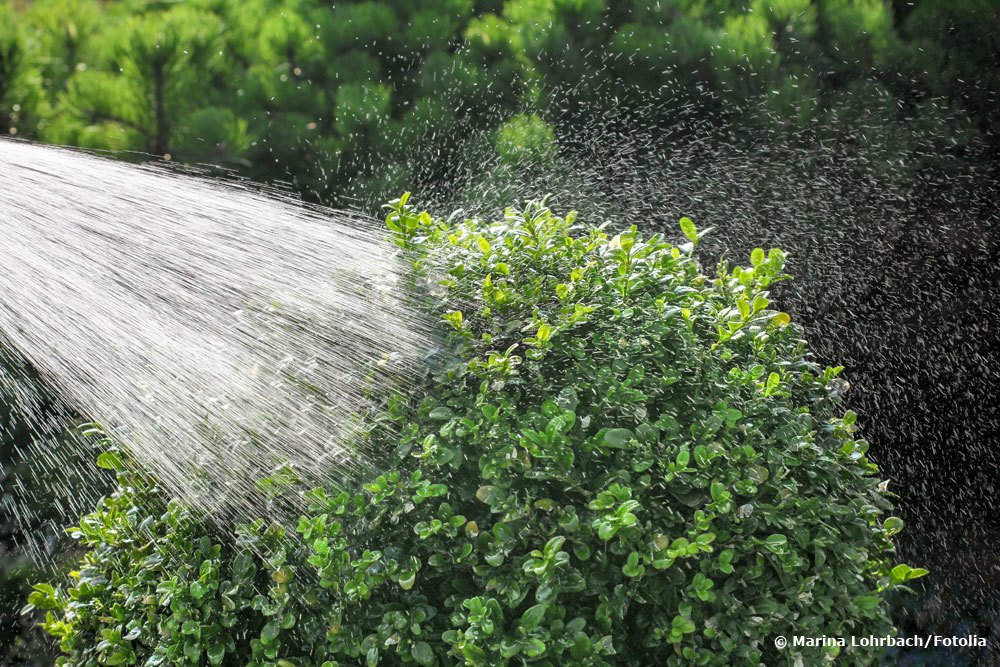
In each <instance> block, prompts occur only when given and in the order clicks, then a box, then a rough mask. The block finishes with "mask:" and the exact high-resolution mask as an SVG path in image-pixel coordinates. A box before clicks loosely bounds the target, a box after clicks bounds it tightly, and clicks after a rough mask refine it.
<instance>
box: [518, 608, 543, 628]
mask: <svg viewBox="0 0 1000 667" xmlns="http://www.w3.org/2000/svg"><path fill="white" fill-rule="evenodd" d="M545 609H546V606H545V605H543V604H536V605H534V606H533V607H529V608H528V610H527V611H526V612H524V614H522V615H521V623H520V625H521V628H522V629H523V630H524V631H525V632H531V631H532V630H534V629H535V628H537V627H538V625H539V624H540V623H541V622H542V619H543V618H545Z"/></svg>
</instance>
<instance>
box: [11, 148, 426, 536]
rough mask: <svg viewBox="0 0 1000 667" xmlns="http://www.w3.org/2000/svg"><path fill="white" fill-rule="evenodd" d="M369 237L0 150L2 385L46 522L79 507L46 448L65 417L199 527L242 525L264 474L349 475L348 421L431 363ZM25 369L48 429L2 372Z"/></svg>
mask: <svg viewBox="0 0 1000 667" xmlns="http://www.w3.org/2000/svg"><path fill="white" fill-rule="evenodd" d="M379 228H380V225H379V223H378V222H377V221H374V220H372V219H370V218H366V217H363V216H360V215H358V214H352V213H347V212H343V211H333V210H323V209H319V208H308V207H304V206H302V205H298V204H296V203H294V202H293V201H291V200H290V199H287V198H282V197H281V196H280V195H277V194H275V193H264V194H261V193H259V189H257V191H255V192H251V191H249V190H247V189H244V188H243V187H242V186H241V185H239V184H222V183H219V182H210V181H208V180H206V179H200V178H198V177H197V176H194V175H182V174H178V173H174V172H168V171H165V170H163V169H158V168H155V167H137V166H134V165H128V164H123V163H121V162H116V161H112V160H108V159H103V158H99V157H94V156H91V155H87V154H83V153H79V152H71V151H68V150H63V149H57V148H51V147H41V146H34V145H29V144H24V143H17V142H11V141H3V142H0V236H2V237H3V239H4V259H3V270H2V271H0V357H7V358H6V359H3V361H4V363H3V364H0V369H2V368H4V367H5V366H6V368H7V370H6V371H5V372H3V373H0V384H3V385H5V386H4V387H2V388H3V389H4V390H5V391H6V392H8V393H10V394H12V395H14V396H16V397H17V398H16V402H17V403H18V404H19V405H18V408H19V411H20V412H22V413H23V414H25V415H29V416H31V415H37V419H36V423H35V424H33V430H34V431H35V433H36V437H35V438H33V439H32V443H33V444H32V445H30V446H31V447H32V448H34V449H35V450H36V451H33V452H27V453H24V454H25V458H28V459H30V461H31V465H32V466H34V467H35V468H36V469H37V472H38V473H39V474H40V475H43V476H44V477H45V478H46V479H47V480H48V483H47V484H46V486H47V487H48V490H49V491H50V492H54V494H55V495H56V496H57V497H58V498H59V504H60V505H61V507H62V511H63V513H64V514H66V515H67V516H68V517H73V516H74V514H77V515H78V513H79V512H80V511H82V510H84V509H85V508H86V507H87V506H88V505H90V504H91V503H92V502H93V500H94V499H93V498H90V497H87V495H88V494H87V493H86V492H85V491H83V490H81V488H80V484H79V480H80V479H86V477H87V473H86V472H84V471H79V470H75V469H74V462H76V463H75V465H76V466H79V465H81V464H80V463H79V458H80V457H79V452H78V451H76V450H75V448H74V447H73V446H72V445H71V444H67V443H66V442H65V441H64V440H61V439H60V438H59V436H60V434H61V433H63V432H64V429H65V427H66V417H67V416H68V415H70V414H75V415H79V416H80V417H83V418H86V419H87V420H94V421H96V422H98V423H99V424H100V425H101V427H102V428H103V430H104V432H105V433H107V434H108V436H109V437H110V439H111V440H112V441H113V442H115V443H121V444H122V445H124V447H125V448H126V449H127V451H128V453H129V454H130V455H131V457H132V458H133V459H134V460H135V461H136V462H137V463H139V464H140V465H141V466H142V467H143V468H145V469H146V470H148V471H150V472H152V473H153V474H155V475H156V477H157V479H158V480H159V481H160V482H161V483H162V484H163V485H164V486H165V487H166V488H167V490H168V491H170V492H171V493H173V494H176V495H178V496H180V497H181V498H183V499H184V500H186V501H187V502H190V503H192V504H193V505H194V506H196V507H199V508H201V509H203V510H205V511H214V510H220V509H223V510H225V511H226V513H229V514H235V515H237V516H240V515H242V516H247V515H249V514H254V513H255V510H259V503H261V502H262V498H263V497H264V494H262V493H261V489H260V487H259V480H260V479H261V478H262V477H263V476H266V475H268V474H270V473H273V472H274V471H276V470H277V471H282V474H287V475H291V474H294V475H295V476H297V477H298V478H299V479H301V480H303V481H305V482H313V483H319V482H330V481H336V479H338V478H341V477H342V476H343V475H345V474H347V473H348V472H349V471H350V470H351V469H352V468H355V467H357V466H361V465H363V464H364V460H365V452H364V436H363V433H361V431H360V429H361V426H362V423H363V421H364V420H363V417H364V416H365V415H366V413H367V412H368V411H369V410H371V409H372V407H373V405H374V404H375V403H376V402H377V401H379V400H380V399H381V398H384V395H385V393H386V391H388V390H389V389H390V388H392V387H394V386H400V384H401V383H402V382H404V381H405V380H406V378H407V377H408V375H409V374H410V373H412V372H413V371H414V369H415V368H416V362H417V361H418V360H419V359H420V357H421V355H422V354H423V353H425V352H426V350H427V349H428V345H427V342H426V341H427V332H428V330H429V328H428V327H427V325H426V323H425V322H424V321H422V320H421V319H420V317H419V316H418V315H416V314H415V313H414V311H412V310H411V309H410V307H409V306H408V305H407V298H406V294H407V290H406V288H405V283H404V281H403V279H402V274H403V270H404V269H405V263H404V261H403V259H402V258H400V257H398V256H396V255H395V254H394V253H393V246H392V245H391V244H389V243H388V242H387V241H386V240H385V239H384V238H383V237H382V234H381V232H380V231H379ZM28 365H30V366H31V367H33V369H34V372H37V375H38V377H39V379H40V380H41V382H43V383H44V384H45V385H47V386H48V387H49V388H50V389H51V390H52V391H54V392H55V393H57V394H58V395H59V397H60V401H61V402H62V405H61V406H60V408H59V409H58V410H56V411H55V412H53V411H48V412H47V413H45V414H47V415H48V416H44V417H43V411H41V410H38V409H37V406H38V405H39V402H40V399H39V394H38V389H37V387H36V386H34V385H32V384H31V383H29V382H26V381H25V380H26V376H27V371H24V372H19V371H17V370H16V369H17V368H22V369H26V368H27V367H28ZM19 376H22V377H19ZM93 455H96V453H94V454H93ZM93 455H92V456H89V457H84V461H87V459H92V457H93ZM126 458H127V457H126ZM83 465H86V466H88V467H89V466H92V465H93V464H92V463H87V462H85V463H83ZM89 475H90V476H92V475H93V471H92V468H91V472H90V473H89ZM74 479H75V481H74ZM22 500H23V499H22ZM7 502H8V504H9V502H10V501H9V500H8V501H7ZM17 504H20V503H17ZM29 505H30V503H25V505H24V506H29ZM8 509H10V510H11V511H13V512H14V513H15V514H16V513H17V512H18V509H19V508H17V507H9V508H8ZM52 520H53V521H54V522H55V523H59V521H58V519H57V518H56V517H53V519H52Z"/></svg>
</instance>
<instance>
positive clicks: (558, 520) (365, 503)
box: [29, 196, 924, 667]
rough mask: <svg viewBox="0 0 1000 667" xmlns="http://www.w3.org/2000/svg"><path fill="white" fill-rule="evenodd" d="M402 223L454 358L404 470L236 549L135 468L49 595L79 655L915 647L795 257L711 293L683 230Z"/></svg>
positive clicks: (438, 660) (197, 658)
mask: <svg viewBox="0 0 1000 667" xmlns="http://www.w3.org/2000/svg"><path fill="white" fill-rule="evenodd" d="M387 224H388V227H389V229H390V230H391V232H392V234H393V238H394V239H395V241H396V243H397V244H398V245H399V246H400V247H401V249H402V250H401V252H405V253H408V254H409V256H410V260H409V261H412V262H413V272H414V273H413V275H414V279H415V280H414V282H415V284H416V285H417V286H418V287H419V288H420V289H423V290H424V296H423V301H422V302H421V303H422V304H423V305H422V306H421V307H425V308H429V309H432V310H433V311H434V312H435V313H436V314H437V315H438V316H439V317H440V323H441V330H442V340H443V341H444V350H445V352H442V353H441V354H438V355H436V357H435V358H436V359H437V361H436V362H435V363H434V364H428V368H427V370H426V373H425V376H424V377H423V379H422V380H421V382H420V383H419V384H418V385H417V386H415V387H410V388H408V389H407V390H406V391H403V392H399V393H397V394H394V395H393V397H392V398H391V399H390V400H389V401H388V402H387V405H386V409H385V415H383V418H382V419H376V420H375V421H374V423H373V425H372V428H371V429H370V430H369V431H368V433H367V435H366V438H367V440H368V442H366V443H365V445H366V447H367V449H368V450H369V451H373V452H376V455H375V456H376V458H377V465H372V466H371V469H372V470H377V471H378V472H372V473H371V474H370V476H369V477H368V478H367V479H365V480H363V483H361V481H360V480H359V483H358V484H357V486H356V487H351V488H345V489H335V488H332V487H331V488H317V489H312V490H308V491H304V493H305V496H306V497H307V499H308V502H309V504H310V506H311V510H310V511H308V512H307V513H305V514H304V515H303V516H301V518H300V519H299V520H298V522H297V525H293V526H291V527H288V528H285V527H282V526H281V525H280V524H279V523H278V522H275V521H271V520H270V519H269V518H268V517H263V518H261V519H260V520H257V521H253V522H249V523H247V524H245V525H241V526H240V527H239V528H238V529H237V530H236V537H232V533H227V531H226V530H225V529H224V528H223V527H220V526H216V525H212V522H211V520H210V519H206V518H205V517H204V516H202V515H199V514H196V513H194V512H192V511H191V510H189V509H188V508H186V507H185V506H184V504H183V503H182V502H180V501H178V500H170V499H167V498H165V497H164V496H163V494H162V493H161V491H160V490H159V489H158V488H157V487H156V484H155V480H154V479H152V478H151V477H149V476H147V475H144V474H138V473H135V472H129V471H127V470H124V469H123V470H120V471H119V472H118V475H119V486H118V488H117V490H116V491H115V492H114V493H112V494H110V495H109V496H107V497H106V498H105V499H104V500H103V501H102V502H101V503H100V505H99V506H98V507H97V508H96V510H95V511H94V512H93V513H92V514H89V515H87V516H85V517H83V518H82V519H81V521H80V523H79V526H78V527H76V528H74V529H72V533H73V534H74V536H76V537H77V538H78V539H79V540H80V541H81V543H82V545H83V546H84V547H85V548H86V550H87V551H86V555H85V556H84V557H83V560H82V562H81V563H80V565H79V567H78V569H77V571H75V572H73V573H71V578H70V579H69V580H68V582H64V583H59V582H56V583H53V584H41V585H38V586H36V590H35V593H34V594H33V595H32V596H31V604H30V605H29V609H30V608H39V609H43V610H46V620H45V621H44V627H45V628H46V629H47V630H48V632H49V633H51V634H52V635H54V636H55V637H57V638H58V639H59V642H60V646H61V650H62V652H63V657H62V658H60V660H59V662H58V663H57V664H59V665H64V666H69V665H74V666H81V667H82V666H85V665H86V666H91V665H200V664H211V665H220V664H221V665H260V666H265V665H266V666H269V667H290V666H292V665H295V666H299V667H307V666H320V665H322V666H323V667H331V666H333V665H356V664H367V665H376V664H418V665H445V664H463V663H464V664H469V665H501V664H510V663H513V664H523V663H534V664H539V665H616V664H620V665H636V664H648V665H690V664H699V665H742V664H747V665H760V664H767V665H776V664H786V663H787V664H803V661H804V664H818V663H819V661H820V660H821V659H829V658H832V657H834V656H835V655H836V654H837V653H838V651H840V652H842V653H844V654H849V655H845V656H843V657H845V658H846V659H848V661H849V662H850V663H851V664H869V663H871V662H874V661H875V660H877V652H876V651H874V650H872V649H860V648H852V647H850V646H848V647H845V648H844V649H837V648H835V647H834V648H828V649H802V648H793V647H789V648H786V649H785V650H784V651H778V650H777V649H776V648H775V647H774V638H775V637H777V636H779V635H784V636H787V637H791V636H793V635H808V636H822V635H825V636H833V637H848V636H851V635H856V636H862V635H865V636H866V635H868V634H875V635H882V634H886V633H890V632H892V626H891V622H890V620H889V619H888V618H887V616H886V613H885V609H884V603H883V598H884V595H885V593H886V592H887V591H888V590H889V589H892V588H896V587H899V586H902V585H904V582H905V581H906V580H908V579H912V578H914V577H917V576H920V575H921V574H923V573H924V572H923V571H922V570H919V569H911V568H909V567H908V566H906V565H895V566H894V563H893V560H892V554H893V545H892V541H891V536H892V535H893V534H894V533H896V532H898V531H899V530H900V529H901V522H900V521H899V520H898V519H896V518H894V517H886V516H884V513H885V511H886V510H887V509H888V508H889V507H890V505H889V502H888V499H887V493H886V491H885V485H884V483H883V482H882V481H881V480H880V479H879V478H878V476H877V468H876V466H875V465H874V464H873V463H872V462H870V461H869V460H868V459H867V458H866V455H865V451H866V449H867V444H866V443H865V442H864V441H863V440H861V439H858V438H856V437H855V419H856V417H855V415H854V414H853V413H852V412H849V411H848V412H846V413H845V412H844V410H843V408H842V406H841V404H840V400H841V399H840V392H839V390H838V388H837V387H838V385H837V383H838V382H839V381H838V379H837V375H838V373H839V371H840V369H839V368H822V367H820V366H818V365H817V364H815V363H814V362H813V361H812V360H811V359H810V357H809V354H808V351H807V348H806V345H805V343H804V342H803V340H802V339H801V337H800V335H799V334H798V332H797V329H796V326H795V325H794V324H792V323H790V321H789V320H790V318H789V316H788V315H787V314H785V313H782V312H780V311H778V310H776V309H774V308H773V306H772V303H771V296H770V289H771V286H772V285H774V284H775V283H776V282H778V281H780V280H783V279H785V278H787V276H786V275H785V274H784V273H783V262H784V255H783V253H782V252H781V251H780V250H771V251H770V252H767V253H765V252H764V251H763V250H761V249H757V250H754V251H753V253H752V255H751V257H750V263H749V265H747V266H727V265H725V264H723V265H720V267H719V269H718V272H717V274H716V275H715V276H714V277H713V276H708V275H705V274H704V273H703V272H702V270H701V268H700V266H699V264H698V262H697V261H696V259H695V254H694V253H695V248H696V246H697V243H698V240H699V237H700V236H701V233H700V232H698V231H697V230H696V229H695V226H694V224H693V223H692V222H691V221H690V220H688V219H686V218H685V219H683V220H682V221H681V229H682V231H683V234H684V236H685V237H686V238H685V239H684V241H683V243H680V244H676V245H675V244H674V243H673V242H671V241H670V240H668V239H666V238H663V237H661V236H650V237H644V236H642V235H640V233H639V232H637V231H636V229H635V228H631V229H627V230H625V231H622V232H621V233H611V232H609V231H607V229H606V225H602V226H599V227H594V226H589V225H583V224H579V223H578V222H577V221H576V215H575V214H574V213H570V214H568V215H566V216H565V217H558V216H557V215H555V214H554V213H553V212H552V211H550V210H549V209H547V208H546V207H545V206H544V204H542V203H531V204H529V205H527V206H526V207H525V208H524V210H513V209H510V210H508V211H507V212H506V213H505V214H504V216H503V218H502V219H500V220H496V221H488V220H478V219H471V220H460V219H450V220H442V219H436V218H433V217H432V216H430V215H429V214H427V213H418V211H417V210H416V209H413V208H411V207H410V206H409V205H408V204H407V198H406V197H405V196H404V197H403V198H401V199H399V200H397V201H395V202H394V203H393V204H392V206H391V208H390V211H389V214H388V217H387ZM379 453H380V454H379ZM117 461H118V458H117V457H106V458H105V459H104V462H105V464H109V465H117ZM288 493H303V491H300V490H297V489H291V490H289V491H288ZM227 535H228V536H227ZM810 651H811V652H810Z"/></svg>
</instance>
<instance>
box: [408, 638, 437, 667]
mask: <svg viewBox="0 0 1000 667" xmlns="http://www.w3.org/2000/svg"><path fill="white" fill-rule="evenodd" d="M410 654H411V655H412V656H413V659H414V660H416V661H417V664H419V665H433V664H434V651H433V650H432V649H431V645H430V644H428V643H427V642H417V643H416V644H414V645H413V650H412V651H410Z"/></svg>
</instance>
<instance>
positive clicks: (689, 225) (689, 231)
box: [681, 217, 698, 243]
mask: <svg viewBox="0 0 1000 667" xmlns="http://www.w3.org/2000/svg"><path fill="white" fill-rule="evenodd" d="M681 231H682V232H684V236H686V237H687V239H688V240H689V241H691V242H692V243H697V241H698V229H697V228H696V227H695V226H694V221H693V220H691V218H688V217H683V218H681Z"/></svg>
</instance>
